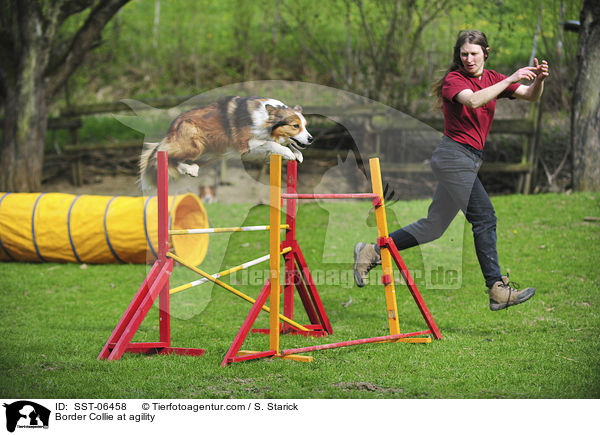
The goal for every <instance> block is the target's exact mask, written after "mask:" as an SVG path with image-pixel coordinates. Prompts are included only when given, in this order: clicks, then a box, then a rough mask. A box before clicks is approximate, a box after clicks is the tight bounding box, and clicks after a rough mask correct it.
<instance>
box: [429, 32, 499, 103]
mask: <svg viewBox="0 0 600 435" xmlns="http://www.w3.org/2000/svg"><path fill="white" fill-rule="evenodd" d="M467 42H468V43H469V44H477V45H480V46H481V48H482V50H483V57H484V59H487V58H488V55H489V53H490V48H489V45H488V40H487V37H486V36H485V33H483V32H480V31H479V30H461V31H460V32H459V33H458V38H457V39H456V44H454V53H453V55H452V64H451V65H450V67H449V68H448V70H447V71H446V73H445V74H444V76H443V77H442V78H440V79H439V80H436V81H435V82H434V83H433V84H432V85H431V92H432V93H433V94H434V95H435V97H436V102H435V108H437V109H441V108H442V86H443V84H444V80H445V79H446V76H447V75H448V74H449V73H450V72H452V71H456V70H458V69H460V68H462V66H463V64H462V60H461V59H460V49H461V47H462V46H463V45H465V43H467Z"/></svg>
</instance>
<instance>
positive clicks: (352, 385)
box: [333, 382, 404, 394]
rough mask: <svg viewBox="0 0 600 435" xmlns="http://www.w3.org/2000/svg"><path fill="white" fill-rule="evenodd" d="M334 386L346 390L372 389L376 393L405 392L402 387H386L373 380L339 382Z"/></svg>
mask: <svg viewBox="0 0 600 435" xmlns="http://www.w3.org/2000/svg"><path fill="white" fill-rule="evenodd" d="M333 386H334V387H336V388H340V389H342V390H344V391H355V390H356V391H371V392H375V393H392V394H397V393H403V392H404V390H403V389H402V388H385V387H380V386H379V385H375V384H373V383H371V382H338V383H337V384H333Z"/></svg>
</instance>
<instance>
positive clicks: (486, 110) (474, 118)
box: [442, 69, 519, 150]
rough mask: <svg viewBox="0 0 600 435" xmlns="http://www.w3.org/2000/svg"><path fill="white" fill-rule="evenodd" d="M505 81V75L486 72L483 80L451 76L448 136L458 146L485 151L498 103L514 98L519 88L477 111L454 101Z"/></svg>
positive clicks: (445, 93) (445, 91)
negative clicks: (463, 92) (457, 97)
mask: <svg viewBox="0 0 600 435" xmlns="http://www.w3.org/2000/svg"><path fill="white" fill-rule="evenodd" d="M505 78H506V76H505V75H503V74H500V73H497V72H496V71H492V70H486V69H484V70H483V74H482V75H481V77H471V76H468V75H467V74H464V73H462V72H460V71H452V72H450V73H448V75H447V76H446V78H445V79H444V84H443V86H442V103H443V109H444V134H445V135H446V136H448V137H449V138H450V139H452V140H455V141H456V142H460V143H462V144H466V145H471V146H472V147H474V148H477V149H478V150H483V146H484V145H485V140H486V139H487V136H488V133H489V132H490V128H491V126H492V120H493V119H494V112H495V111H496V99H497V98H508V97H512V95H513V93H514V92H515V91H516V90H517V88H518V87H519V84H518V83H512V84H510V85H509V86H508V87H507V88H506V89H505V90H504V91H503V92H502V93H501V94H500V95H498V97H497V98H494V99H493V100H492V101H490V102H489V103H487V104H485V105H484V106H482V107H479V108H477V109H471V108H470V107H467V106H465V105H463V104H460V103H459V102H458V101H454V97H455V96H456V94H458V93H459V92H461V91H463V90H465V89H471V90H472V91H473V92H477V91H479V90H481V89H484V88H487V87H489V86H492V85H495V84H496V83H498V82H501V81H502V80H504V79H505Z"/></svg>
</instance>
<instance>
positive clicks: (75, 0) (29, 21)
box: [0, 0, 129, 192]
mask: <svg viewBox="0 0 600 435" xmlns="http://www.w3.org/2000/svg"><path fill="white" fill-rule="evenodd" d="M128 1H129V0H0V59H2V61H1V62H0V103H1V106H2V108H3V111H4V125H3V140H2V148H1V153H0V190H3V191H12V192H27V191H28V192H31V191H36V190H39V189H40V186H41V176H42V164H43V157H44V140H45V136H46V129H47V123H48V110H49V105H50V102H51V100H52V97H53V96H55V95H56V93H57V92H58V91H59V90H60V89H61V88H62V86H63V85H64V84H65V82H66V80H67V79H68V78H69V76H70V75H71V74H73V72H74V71H75V70H76V69H77V68H78V67H79V66H80V65H81V63H82V62H83V60H84V57H85V55H86V53H88V52H89V51H90V50H91V49H92V48H93V47H94V45H95V44H97V43H98V41H99V38H100V35H101V32H102V29H103V28H104V26H105V25H106V24H107V23H108V22H109V20H110V19H111V18H112V17H113V16H114V15H115V13H117V11H118V10H119V9H120V8H121V7H122V6H123V5H124V4H125V3H127V2H128ZM88 9H89V11H88V13H87V16H86V19H85V21H84V22H83V24H82V25H81V26H80V27H79V28H78V29H76V31H75V32H73V33H72V34H67V32H66V31H65V30H64V28H63V25H64V24H65V21H66V20H67V18H69V17H70V16H72V15H75V14H79V13H82V12H84V11H87V10H88Z"/></svg>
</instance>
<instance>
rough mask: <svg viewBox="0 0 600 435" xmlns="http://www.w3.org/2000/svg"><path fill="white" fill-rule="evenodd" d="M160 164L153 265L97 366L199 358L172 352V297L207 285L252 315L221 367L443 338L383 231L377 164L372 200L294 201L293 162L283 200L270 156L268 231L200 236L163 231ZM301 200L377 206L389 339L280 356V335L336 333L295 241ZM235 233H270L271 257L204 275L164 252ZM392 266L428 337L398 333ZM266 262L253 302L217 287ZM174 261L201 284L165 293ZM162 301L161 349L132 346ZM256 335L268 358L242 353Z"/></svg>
mask: <svg viewBox="0 0 600 435" xmlns="http://www.w3.org/2000/svg"><path fill="white" fill-rule="evenodd" d="M157 159H158V177H157V178H158V182H157V186H158V191H157V201H158V240H159V243H158V259H157V261H156V262H155V263H154V265H153V267H152V269H151V270H150V272H149V273H148V275H147V277H146V279H145V280H144V282H143V283H142V285H141V287H140V289H139V290H138V292H137V293H136V295H135V296H134V298H133V300H132V302H131V303H130V305H129V307H128V308H127V310H126V311H125V313H124V314H123V316H122V318H121V320H120V321H119V323H118V324H117V326H116V328H115V329H114V331H113V332H112V334H111V336H110V337H109V339H108V341H107V342H106V344H105V346H104V348H103V349H102V351H101V352H100V354H99V355H98V359H108V360H118V359H120V358H121V356H122V355H123V354H124V353H125V352H133V353H158V354H170V353H175V354H179V355H192V356H200V355H203V354H204V349H199V348H180V347H172V346H171V334H170V309H169V308H170V307H169V300H170V295H171V294H174V293H177V292H180V291H183V290H186V289H189V288H191V287H195V286H197V285H200V284H203V283H205V282H208V281H211V282H213V283H214V284H217V285H219V286H220V287H222V288H224V289H225V290H227V291H229V292H231V293H233V294H234V295H236V296H238V297H240V298H241V299H243V300H245V301H247V302H249V303H251V304H252V308H251V310H250V312H249V314H248V316H247V318H246V320H245V321H244V323H243V325H242V327H241V328H240V330H239V332H238V334H237V335H236V337H235V339H234V341H233V343H232V345H231V347H230V349H229V351H228V352H227V354H226V355H225V358H224V359H223V362H222V363H221V365H222V366H226V365H228V364H231V363H233V362H238V361H245V360H250V359H256V358H264V357H278V358H284V359H293V360H297V361H311V360H312V357H310V356H304V355H298V354H299V353H305V352H311V351H315V350H322V349H330V348H336V347H343V346H353V345H358V344H364V343H374V342H390V341H394V342H412V343H424V342H430V341H431V338H429V337H419V336H426V335H429V334H432V335H433V336H434V338H436V339H440V338H441V333H440V331H439V329H438V328H437V326H436V324H435V321H434V320H433V318H432V316H431V314H430V312H429V310H428V309H427V307H426V305H425V302H424V301H423V299H422V297H421V295H420V293H419V291H418V289H417V286H416V284H415V282H414V280H413V279H412V277H411V276H410V273H409V272H408V269H407V268H406V265H405V264H404V262H403V260H402V258H401V257H400V254H399V253H398V251H397V249H396V248H395V246H394V244H393V242H392V240H391V238H389V235H388V230H387V221H386V216H385V207H384V202H383V188H382V183H381V172H380V167H379V159H371V160H370V162H369V163H370V169H371V177H372V185H373V193H349V194H298V193H297V162H296V161H289V162H288V166H287V192H286V193H283V194H282V193H281V156H279V155H272V156H271V170H270V224H269V225H257V226H248V227H228V228H200V229H184V230H170V231H169V229H168V213H167V202H166V201H167V197H168V174H167V153H166V152H164V151H160V152H158V153H157ZM283 199H285V200H286V216H287V217H286V224H284V225H282V223H281V207H282V200H283ZM300 199H371V200H372V202H373V205H374V206H375V209H376V211H375V216H376V220H377V228H378V236H379V237H378V239H377V240H378V244H379V246H380V247H381V256H382V266H383V271H384V274H383V277H382V281H383V284H384V286H385V293H386V305H387V314H388V316H387V317H388V323H389V328H390V335H386V336H380V337H369V338H362V339H357V340H351V341H345V342H340V343H329V344H323V345H317V346H311V347H304V348H297V349H286V350H281V351H280V349H279V337H280V334H285V333H292V334H303V335H314V336H324V335H327V334H332V333H333V329H332V327H331V324H330V322H329V319H328V317H327V314H326V312H325V308H324V307H323V304H322V302H321V299H320V296H319V293H318V291H317V288H316V285H315V283H314V280H313V279H312V276H311V274H310V270H309V268H308V265H307V263H306V260H305V259H304V255H303V253H302V250H301V249H300V246H299V244H298V242H297V240H296V211H297V200H300ZM281 230H285V231H286V236H285V240H283V241H281V234H280V231H281ZM240 231H269V254H268V255H265V256H263V257H260V258H257V259H254V260H251V261H248V262H246V263H243V264H241V265H238V266H235V267H232V268H230V269H227V270H224V271H221V272H219V273H216V274H212V275H211V274H208V273H207V272H205V271H203V270H202V269H199V268H198V267H195V266H193V265H191V264H189V263H188V262H186V261H185V260H183V259H182V258H180V257H178V256H177V255H175V254H173V253H171V252H169V239H168V237H169V235H185V234H213V233H224V232H240ZM281 255H283V256H284V259H285V269H284V270H285V272H284V275H285V278H286V279H285V283H286V284H285V287H284V288H283V294H284V312H283V314H282V313H280V310H279V308H280V291H281V287H282V286H281V271H280V266H281V260H280V256H281ZM392 259H393V260H394V261H395V263H396V265H397V267H398V268H399V269H400V273H401V274H402V276H403V277H404V280H405V282H406V283H407V285H408V287H409V290H410V292H411V294H412V296H413V298H414V300H415V302H416V303H417V305H418V307H419V309H420V311H421V314H422V315H423V317H424V319H425V321H426V323H427V325H428V327H429V329H428V330H425V331H418V332H411V333H400V327H399V321H398V312H397V304H396V295H395V287H394V282H393V272H392ZM267 260H268V261H269V262H270V275H269V279H268V280H267V282H266V283H265V284H264V286H263V288H262V290H261V292H260V294H259V295H258V297H257V298H256V299H253V298H251V297H249V296H247V295H246V294H244V293H243V292H241V291H239V290H237V289H235V288H233V287H232V286H230V285H229V284H226V283H224V282H222V281H221V280H219V278H221V277H223V276H226V275H229V274H231V273H234V272H236V271H238V270H242V269H246V268H248V267H252V266H254V265H256V264H260V263H262V262H265V261H267ZM173 261H177V262H178V263H180V264H182V265H183V266H185V267H187V268H189V269H190V270H193V271H194V272H196V273H198V274H199V275H201V276H202V278H201V279H199V280H196V281H193V282H191V283H188V284H184V285H182V286H179V287H176V288H173V289H169V276H170V274H171V272H172V270H173ZM271 283H278V287H279V289H280V291H273V292H272V291H271V287H272V286H271ZM295 291H298V295H299V297H300V300H301V302H302V304H303V306H304V309H305V311H306V313H307V316H308V318H309V321H310V324H308V325H300V324H299V323H297V322H295V321H294V320H293V318H294V292H295ZM157 297H158V299H159V326H160V327H159V341H158V342H148V343H131V339H132V338H133V336H134V335H135V333H136V331H137V329H138V327H139V325H140V324H141V323H142V321H143V319H144V318H145V316H146V315H147V313H148V311H149V310H150V307H151V306H152V305H153V303H154V302H155V300H156V298H157ZM268 298H270V307H271V308H269V307H267V306H265V303H266V301H267V299H268ZM260 311H266V312H268V313H269V329H252V330H251V328H252V325H253V324H254V321H255V320H256V318H257V316H258V314H259V313H260ZM250 331H252V332H259V333H266V334H268V335H269V350H266V351H244V350H240V349H241V346H242V344H243V342H244V340H245V338H246V336H247V335H248V333H249V332H250Z"/></svg>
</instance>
